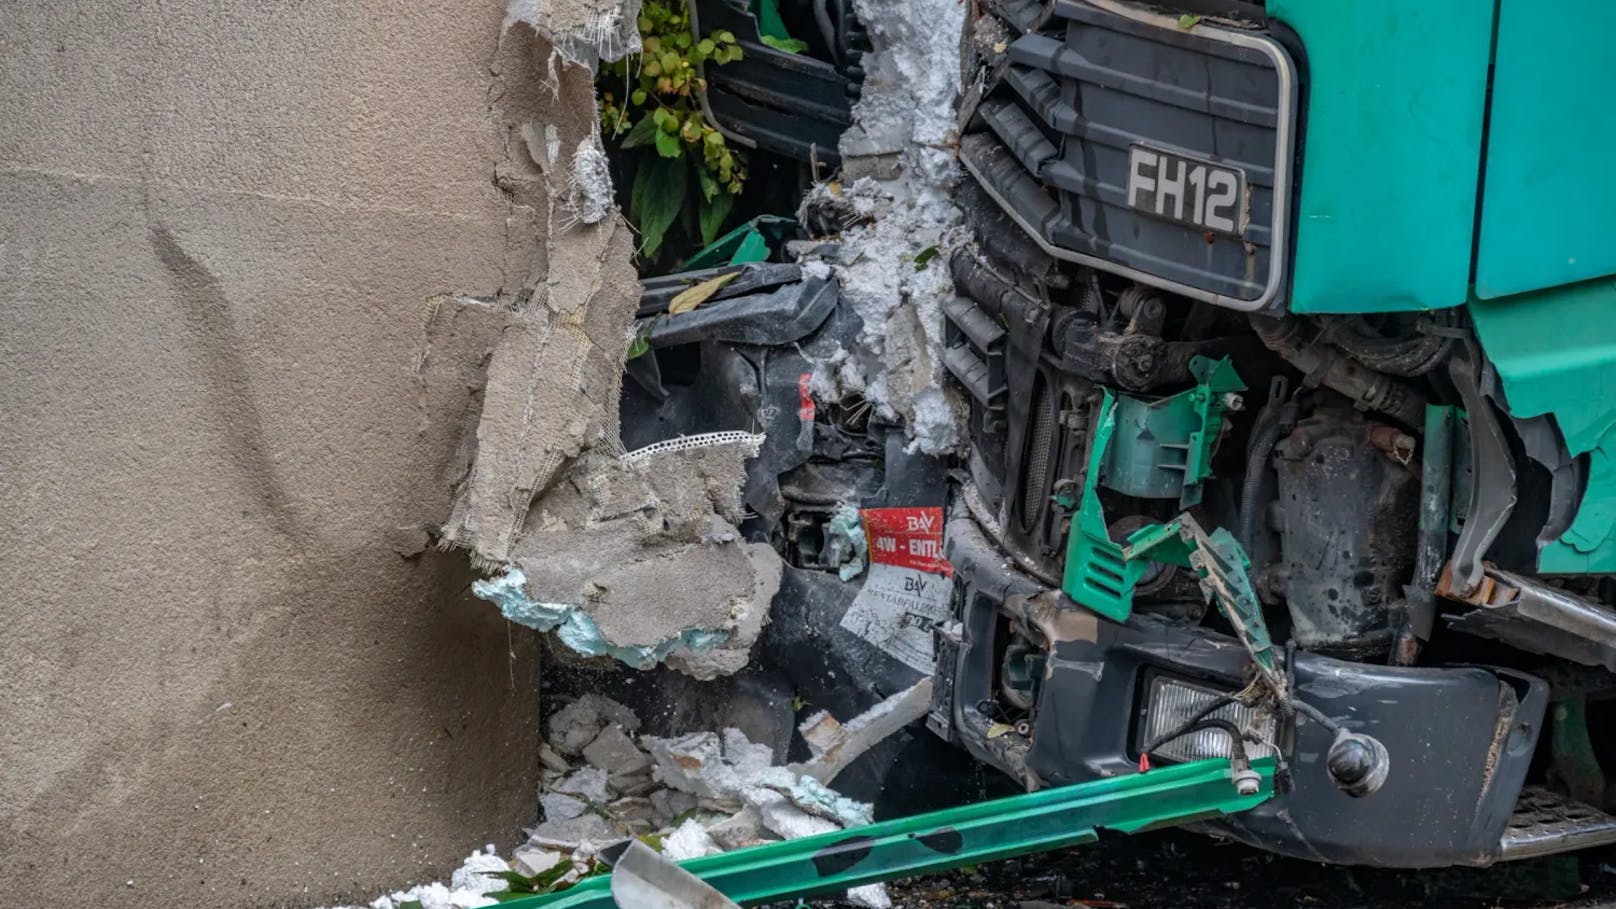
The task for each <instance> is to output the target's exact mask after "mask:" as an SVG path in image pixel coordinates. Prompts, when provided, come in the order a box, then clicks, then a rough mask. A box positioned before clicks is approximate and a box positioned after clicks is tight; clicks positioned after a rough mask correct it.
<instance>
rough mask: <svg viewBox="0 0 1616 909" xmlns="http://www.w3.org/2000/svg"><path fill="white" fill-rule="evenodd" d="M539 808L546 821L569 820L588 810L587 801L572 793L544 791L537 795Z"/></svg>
mask: <svg viewBox="0 0 1616 909" xmlns="http://www.w3.org/2000/svg"><path fill="white" fill-rule="evenodd" d="M539 810H540V811H541V812H542V813H543V814H544V819H545V820H547V821H570V820H572V819H573V818H575V817H578V816H579V815H581V814H583V813H584V812H585V811H588V810H589V803H588V802H586V801H584V800H583V799H580V798H578V797H577V796H573V795H566V794H564V793H560V792H545V793H541V794H540V795H539Z"/></svg>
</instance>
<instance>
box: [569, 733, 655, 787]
mask: <svg viewBox="0 0 1616 909" xmlns="http://www.w3.org/2000/svg"><path fill="white" fill-rule="evenodd" d="M583 757H584V760H586V761H588V762H589V763H590V765H591V766H594V767H598V768H600V769H601V770H602V771H604V772H605V773H608V774H610V775H612V776H621V777H629V776H633V775H635V774H638V773H641V772H643V771H646V770H649V769H650V768H651V757H650V756H649V755H647V754H646V753H645V752H643V751H641V750H640V749H639V746H637V745H635V744H634V740H633V739H630V738H629V737H628V734H627V733H625V732H624V731H623V729H622V727H620V726H616V725H611V726H607V727H606V728H605V729H602V730H601V731H600V735H598V736H596V737H595V740H594V741H593V742H590V743H589V744H588V745H587V746H586V747H585V748H584V750H583Z"/></svg>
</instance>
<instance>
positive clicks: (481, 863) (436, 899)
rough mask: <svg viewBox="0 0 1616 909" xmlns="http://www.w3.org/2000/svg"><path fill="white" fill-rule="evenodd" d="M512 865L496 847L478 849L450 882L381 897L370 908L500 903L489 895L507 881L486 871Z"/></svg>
mask: <svg viewBox="0 0 1616 909" xmlns="http://www.w3.org/2000/svg"><path fill="white" fill-rule="evenodd" d="M509 870H510V865H508V864H506V862H505V860H504V859H502V858H500V857H499V856H498V855H495V854H494V847H493V846H492V845H490V846H488V847H487V848H486V850H483V849H479V850H476V851H474V852H472V853H471V855H469V856H467V857H466V860H465V862H463V863H462V864H461V866H460V867H459V868H457V869H455V871H454V873H453V874H452V875H450V877H449V883H448V884H447V885H445V884H441V883H431V884H420V885H418V886H415V887H411V888H409V889H408V890H399V891H396V892H394V893H390V894H388V895H386V896H379V897H377V898H376V899H375V900H373V901H372V902H371V903H370V907H371V909H398V907H399V906H401V905H402V904H404V903H408V902H412V901H414V902H419V903H420V904H421V909H477V907H481V906H494V905H498V903H499V901H498V900H496V899H494V898H493V897H490V896H487V895H486V894H489V893H493V892H496V891H500V890H504V889H506V883H505V881H504V880H502V879H501V878H500V877H499V876H498V875H497V874H484V873H483V872H487V871H494V872H498V871H509Z"/></svg>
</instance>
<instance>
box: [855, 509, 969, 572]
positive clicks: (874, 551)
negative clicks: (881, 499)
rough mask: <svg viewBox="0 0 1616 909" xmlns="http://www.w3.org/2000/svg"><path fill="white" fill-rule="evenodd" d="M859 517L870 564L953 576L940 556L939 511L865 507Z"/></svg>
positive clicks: (940, 521) (941, 513)
mask: <svg viewBox="0 0 1616 909" xmlns="http://www.w3.org/2000/svg"><path fill="white" fill-rule="evenodd" d="M860 515H861V517H863V519H864V533H865V535H866V537H868V541H869V546H870V561H871V562H872V563H874V564H877V565H897V566H900V567H903V568H914V569H918V570H920V571H929V572H932V573H933V574H940V575H944V576H952V575H953V574H954V566H952V565H950V564H948V559H946V558H944V557H943V510H942V509H941V508H866V509H864V510H863V511H862V512H860Z"/></svg>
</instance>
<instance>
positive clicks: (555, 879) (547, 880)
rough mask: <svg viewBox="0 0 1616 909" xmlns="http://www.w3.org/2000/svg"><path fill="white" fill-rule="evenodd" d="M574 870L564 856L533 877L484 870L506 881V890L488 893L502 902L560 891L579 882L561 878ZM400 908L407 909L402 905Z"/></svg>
mask: <svg viewBox="0 0 1616 909" xmlns="http://www.w3.org/2000/svg"><path fill="white" fill-rule="evenodd" d="M571 870H572V859H568V858H564V859H562V860H561V861H559V862H556V863H555V864H554V865H551V866H550V867H549V868H547V869H545V870H543V871H540V872H539V873H538V874H536V875H534V876H533V877H528V876H527V875H524V874H522V873H521V872H519V871H484V872H483V874H486V875H488V876H489V877H497V878H499V879H501V880H503V881H504V882H505V889H504V890H496V891H493V892H491V893H489V894H488V896H489V897H491V898H493V899H495V900H498V901H499V902H501V903H508V902H511V901H512V900H520V899H526V898H527V897H530V896H534V895H537V894H540V893H559V892H560V891H562V890H566V889H568V888H570V887H572V886H573V884H575V883H577V882H576V881H566V882H563V881H562V880H561V879H562V878H564V877H566V876H567V872H569V871H571ZM399 909H405V907H403V906H400V907H399Z"/></svg>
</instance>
